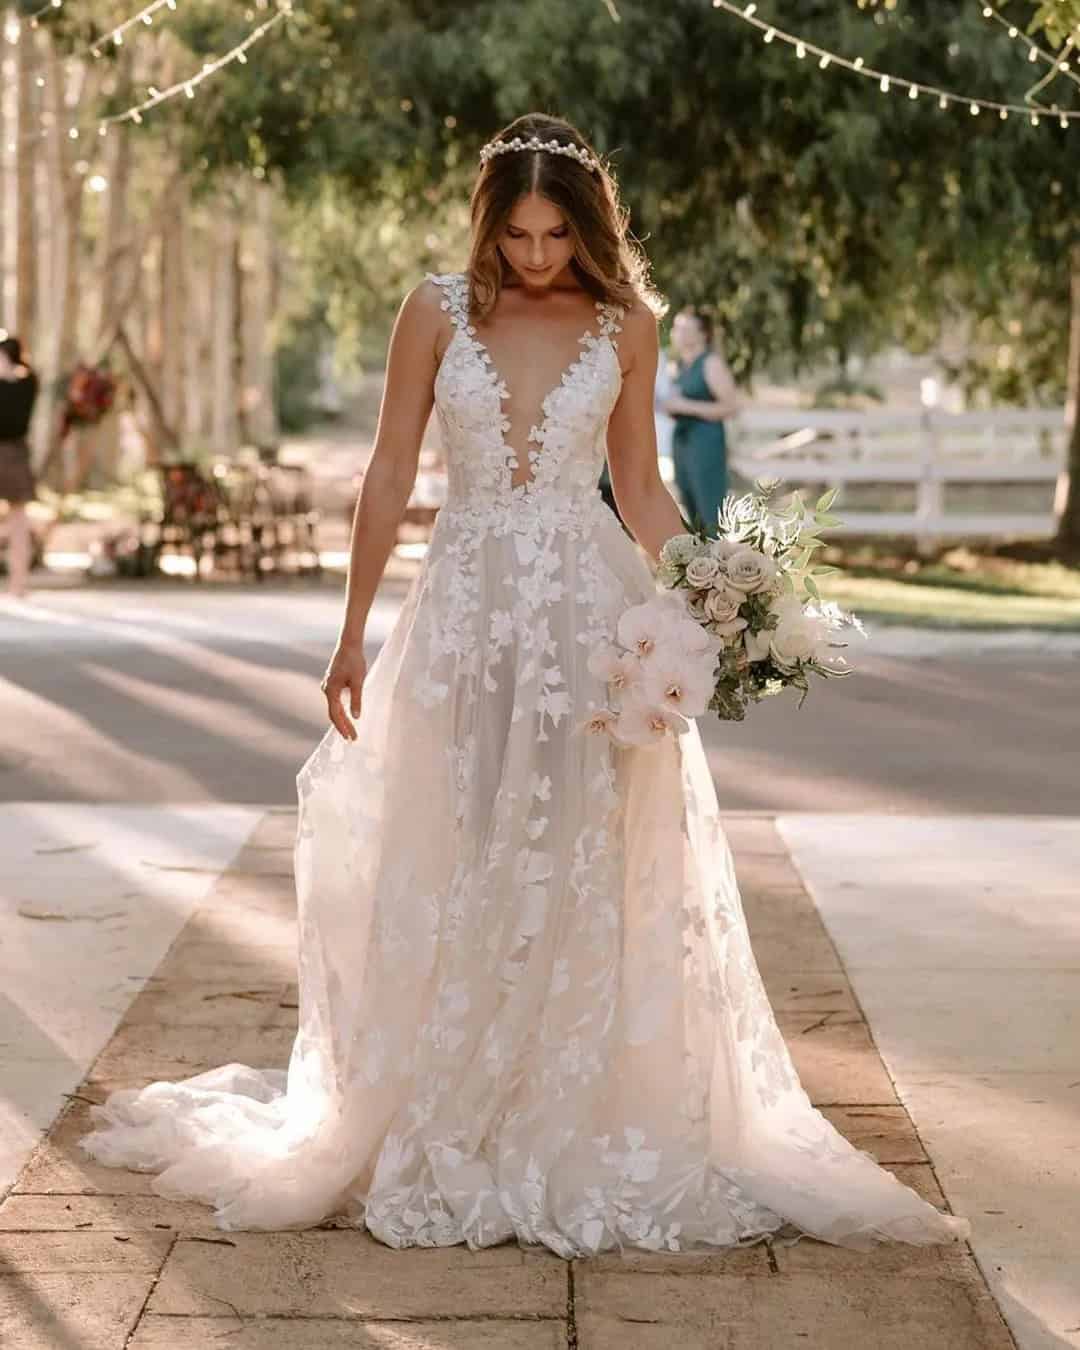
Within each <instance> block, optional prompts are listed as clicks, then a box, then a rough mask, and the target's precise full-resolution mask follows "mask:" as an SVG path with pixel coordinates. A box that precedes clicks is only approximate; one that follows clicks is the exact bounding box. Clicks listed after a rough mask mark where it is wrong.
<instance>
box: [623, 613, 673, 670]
mask: <svg viewBox="0 0 1080 1350" xmlns="http://www.w3.org/2000/svg"><path fill="white" fill-rule="evenodd" d="M668 616H670V606H667V605H664V603H661V602H657V601H647V602H645V603H644V605H632V606H630V607H629V609H626V610H624V612H622V614H621V616H620V618H618V625H617V628H616V636H617V637H618V641H620V644H621V645H622V647H625V648H626V651H629V652H634V653H636V655H637V656H648V653H649V652H651V651H653V648H655V647H656V645H657V644H659V643H660V641H661V639H663V634H664V630H666V629H667V626H668V622H670V618H668Z"/></svg>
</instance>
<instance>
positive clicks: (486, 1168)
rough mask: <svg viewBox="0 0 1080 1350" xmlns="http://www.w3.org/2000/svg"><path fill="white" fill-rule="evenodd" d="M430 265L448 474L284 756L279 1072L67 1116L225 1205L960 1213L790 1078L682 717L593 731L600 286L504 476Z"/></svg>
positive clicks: (298, 1216)
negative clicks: (856, 1138) (408, 578)
mask: <svg viewBox="0 0 1080 1350" xmlns="http://www.w3.org/2000/svg"><path fill="white" fill-rule="evenodd" d="M430 279H431V280H432V281H434V282H435V283H436V284H437V285H438V286H440V287H441V288H442V291H443V293H444V300H443V308H444V309H447V310H448V311H449V316H450V318H451V319H452V321H453V324H454V328H455V332H454V336H453V339H452V341H451V343H450V346H449V348H448V350H447V351H446V354H445V357H444V358H443V361H442V365H441V368H440V370H439V373H438V377H437V381H436V386H435V398H436V407H437V411H438V417H439V420H440V424H441V430H442V435H443V438H444V443H445V447H446V452H447V456H448V462H449V493H448V499H447V502H446V505H445V507H444V508H443V509H442V511H441V512H440V514H439V516H438V520H437V524H436V527H435V531H434V535H433V538H432V541H431V547H430V550H429V552H428V555H427V558H426V561H425V563H424V565H423V567H422V570H421V572H420V575H419V576H418V578H417V579H416V581H415V583H414V585H413V586H412V588H411V590H410V592H409V595H408V598H407V599H406V601H405V604H404V607H403V609H402V611H401V613H400V616H399V618H398V620H397V623H396V625H395V627H394V629H393V632H392V634H391V635H390V637H389V639H388V640H387V642H386V644H385V646H384V647H383V648H382V650H381V652H380V653H379V656H378V658H377V660H376V661H375V662H374V663H373V665H372V668H371V670H370V672H369V675H368V678H367V681H366V684H365V687H364V696H363V711H362V714H361V717H360V720H359V724H358V732H359V738H358V740H357V741H355V742H352V743H346V742H344V741H343V740H342V739H341V738H340V737H339V736H338V735H337V733H336V732H334V731H327V733H326V735H325V737H324V739H323V740H322V742H321V744H320V745H319V746H318V747H317V749H316V750H315V751H314V753H313V754H312V756H311V758H310V759H309V760H308V762H307V763H306V764H305V765H304V766H303V768H302V769H301V771H300V774H299V777H298V780H297V783H298V792H299V802H300V822H299V832H298V837H297V843H296V882H297V893H298V899H299V936H300V955H299V961H300V1030H299V1034H298V1036H297V1038H296V1042H295V1046H294V1048H293V1052H292V1056H291V1059H290V1062H289V1066H288V1071H287V1074H286V1072H284V1071H282V1070H277V1071H274V1070H267V1069H254V1068H248V1067H246V1066H242V1065H237V1064H230V1065H228V1066H226V1067H224V1068H221V1069H215V1070H213V1071H211V1072H208V1073H204V1074H200V1075H199V1076H198V1077H195V1078H192V1079H189V1080H187V1081H184V1082H181V1083H156V1084H153V1085H151V1086H150V1087H148V1088H146V1089H144V1090H142V1091H139V1092H134V1091H123V1092H117V1093H114V1094H113V1095H112V1096H111V1097H110V1099H109V1101H108V1102H107V1104H106V1105H105V1106H104V1107H101V1108H98V1109H97V1110H96V1112H95V1114H96V1116H97V1127H96V1130H95V1132H94V1133H93V1134H90V1135H88V1136H86V1137H85V1139H84V1146H85V1147H86V1148H87V1151H88V1152H90V1153H91V1154H92V1155H94V1156H95V1157H97V1158H98V1159H100V1160H101V1161H103V1162H105V1163H109V1164H113V1165H116V1166H127V1167H134V1168H140V1169H148V1170H152V1171H159V1172H160V1173H161V1175H160V1177H158V1178H157V1179H156V1180H155V1183H154V1185H155V1189H157V1190H159V1191H160V1192H161V1193H162V1194H166V1195H171V1196H185V1197H194V1198H196V1199H199V1200H202V1201H204V1202H206V1203H208V1204H212V1205H214V1206H215V1208H216V1213H217V1221H218V1223H219V1224H220V1225H221V1227H223V1228H270V1229H274V1228H286V1227H297V1226H306V1225H312V1224H317V1223H319V1222H320V1221H322V1220H323V1219H325V1218H327V1217H328V1216H334V1215H337V1216H341V1215H344V1216H348V1217H351V1218H353V1219H354V1220H355V1222H356V1223H357V1224H362V1225H365V1226H366V1227H367V1228H368V1229H370V1231H371V1232H372V1233H373V1234H374V1235H375V1236H376V1237H377V1238H380V1239H381V1240H382V1241H383V1242H386V1243H389V1244H390V1245H392V1246H394V1247H407V1246H411V1245H413V1244H423V1245H429V1244H448V1243H457V1242H466V1243H468V1244H469V1245H470V1246H475V1247H480V1246H486V1245H489V1244H491V1243H497V1242H501V1241H504V1240H506V1239H508V1238H514V1237H517V1238H518V1239H520V1240H521V1241H522V1242H526V1243H543V1244H546V1245H547V1246H548V1247H550V1248H552V1249H553V1250H554V1251H556V1252H558V1253H560V1254H561V1255H563V1256H567V1257H569V1256H576V1255H581V1254H588V1253H591V1252H596V1251H599V1250H601V1249H604V1248H608V1247H612V1246H623V1245H631V1246H638V1247H645V1248H659V1249H665V1250H671V1251H681V1250H686V1249H689V1248H693V1247H697V1246H701V1245H703V1244H710V1245H712V1244H715V1245H728V1244H733V1243H739V1242H746V1241H753V1240H755V1239H759V1238H761V1237H762V1236H764V1235H767V1234H770V1233H775V1232H778V1231H781V1230H782V1233H781V1235H782V1234H783V1233H788V1234H791V1235H793V1236H794V1235H797V1234H812V1235H814V1236H817V1237H819V1238H823V1239H826V1240H827V1241H829V1242H834V1243H842V1244H845V1245H848V1246H852V1247H867V1246H870V1245H871V1244H873V1243H874V1242H876V1241H882V1240H887V1239H897V1240H901V1241H906V1242H912V1243H930V1242H940V1241H945V1240H949V1239H951V1238H955V1237H958V1236H962V1235H963V1234H964V1233H965V1232H966V1231H967V1226H966V1224H965V1222H964V1221H963V1220H961V1219H956V1218H953V1217H951V1216H948V1215H944V1214H942V1213H940V1212H939V1211H938V1210H937V1209H935V1208H934V1207H933V1206H931V1205H929V1204H927V1203H926V1202H925V1201H923V1200H922V1199H920V1198H919V1197H918V1196H917V1195H916V1194H915V1193H914V1192H913V1191H911V1190H909V1189H908V1188H907V1187H905V1186H903V1185H901V1184H900V1183H899V1182H898V1181H896V1180H895V1178H894V1177H892V1176H891V1175H890V1174H889V1173H888V1172H886V1171H883V1170H882V1169H881V1168H879V1167H878V1166H877V1164H876V1163H875V1162H874V1161H873V1160H872V1159H871V1158H870V1156H869V1155H868V1154H866V1153H863V1152H860V1151H858V1150H856V1149H854V1148H852V1147H851V1145H849V1144H848V1143H847V1142H846V1141H845V1140H844V1139H843V1138H842V1137H841V1136H840V1135H839V1134H838V1133H837V1132H836V1130H835V1129H834V1128H833V1127H832V1125H830V1124H829V1123H828V1122H827V1121H826V1120H825V1119H824V1118H823V1117H822V1116H821V1115H820V1114H819V1113H818V1112H817V1111H816V1110H814V1108H813V1107H812V1106H811V1105H810V1102H809V1100H808V1098H807V1096H806V1094H805V1093H804V1091H803V1089H802V1087H801V1086H800V1084H799V1082H798V1079H797V1077H796V1075H795V1073H794V1071H793V1069H792V1065H791V1061H790V1059H789V1056H788V1053H787V1050H786V1048H785V1046H784V1042H783V1040H782V1038H781V1036H780V1033H779V1031H778V1030H777V1027H776V1023H775V1021H774V1019H773V1014H772V1011H771V1009H770V1007H769V1004H768V1002H767V1000H766V997H765V994H764V992H763V989H762V984H761V980H760V977H759V975H758V971H757V967H756V965H755V962H754V958H753V956H752V954H751V951H750V946H749V942H748V939H747V930H746V924H745V921H744V918H743V914H742V908H741V904H740V900H739V894H738V890H737V888H736V883H735V878H734V874H733V870H732V862H731V855H730V852H729V849H728V846H727V843H726V840H725V838H724V835H723V832H722V829H721V826H720V823H719V820H718V815H717V803H716V797H715V793H714V790H713V785H712V780H711V778H710V775H709V771H708V768H707V765H706V760H705V756H704V753H703V750H702V746H701V742H700V739H699V734H698V731H697V728H696V726H694V725H693V724H691V728H690V730H689V731H688V732H686V733H685V734H684V735H683V736H681V737H680V738H679V739H678V741H674V740H670V739H669V740H667V741H666V742H664V743H663V744H662V745H660V746H659V747H658V748H650V749H633V750H630V749H616V748H614V747H613V746H612V744H611V743H610V742H609V741H608V740H607V738H605V737H601V736H594V735H587V734H585V733H583V732H582V731H581V730H580V723H581V722H582V720H583V719H584V717H585V716H586V714H587V712H588V711H589V709H590V708H591V707H593V706H594V705H595V704H598V703H601V702H602V701H603V698H604V693H605V691H604V690H603V688H602V687H601V686H600V684H599V683H598V681H597V680H596V679H595V678H594V677H593V676H592V675H590V674H589V672H588V670H587V669H586V661H587V658H588V655H589V650H590V648H591V646H592V645H593V644H594V643H596V642H598V641H600V640H601V639H604V638H608V637H610V636H611V634H612V632H613V629H614V625H615V621H616V618H617V616H618V615H619V613H620V612H621V611H622V610H623V609H624V608H625V607H626V606H627V605H628V604H631V603H635V602H637V601H640V600H642V599H645V598H647V597H648V596H650V595H652V594H654V585H653V582H652V580H651V577H650V574H649V570H648V568H647V566H646V565H645V563H644V561H643V559H642V558H641V556H640V555H639V553H638V552H637V550H636V548H635V546H634V545H633V544H632V543H631V542H630V540H629V539H628V538H627V537H626V536H625V535H624V534H623V532H622V530H621V529H620V527H619V525H618V523H617V521H616V519H615V517H614V516H613V515H612V514H611V512H610V511H609V510H608V509H607V507H606V506H605V505H604V504H603V502H602V500H601V498H600V496H599V494H598V492H597V488H596V483H597V479H598V476H599V474H600V469H601V464H602V459H603V455H604V446H605V431H606V426H607V421H608V417H609V415H610V413H611V410H612V408H613V406H614V404H615V401H616V399H617V397H618V395H619V388H620V372H619V362H618V358H617V349H616V348H617V340H618V339H617V336H616V335H617V334H618V332H619V331H620V329H619V324H618V319H619V318H620V317H621V312H620V311H619V310H617V309H615V308H613V307H610V306H597V318H596V323H595V325H594V331H592V332H590V333H589V334H587V335H586V336H584V337H583V338H582V339H581V340H580V346H581V351H580V354H579V356H578V359H577V360H576V361H574V363H573V364H572V365H571V366H570V367H569V368H568V369H567V370H566V371H565V373H564V374H563V376H562V380H561V383H559V384H558V385H557V386H556V388H555V389H554V390H553V391H552V392H551V393H550V394H549V395H548V396H547V398H546V400H545V401H544V403H543V406H542V420H541V423H540V425H539V427H534V428H533V429H532V431H531V433H530V436H529V440H530V454H529V459H530V463H531V471H532V477H531V481H528V482H526V483H520V484H519V485H517V486H514V485H513V482H512V478H513V474H512V470H513V468H514V466H515V459H514V456H513V452H512V450H511V448H510V444H509V442H508V439H507V437H506V432H507V431H508V429H509V427H510V419H509V418H508V417H507V416H506V415H505V412H506V410H505V409H504V407H503V400H504V399H508V398H509V397H510V391H509V390H508V389H507V387H506V384H505V382H504V381H503V380H502V379H501V377H500V375H499V373H498V371H497V370H496V369H495V366H494V363H493V361H492V358H491V357H490V355H489V354H488V352H487V351H486V350H485V348H484V346H483V345H482V344H481V343H480V342H479V341H478V339H477V337H476V334H475V330H474V328H473V327H472V326H471V325H470V324H469V321H468V314H467V309H466V306H467V287H466V283H465V279H464V278H463V277H462V276H460V275H456V274H455V275H443V276H436V277H431V278H430ZM511 406H513V404H512V402H511ZM520 472H521V470H520V466H519V474H520Z"/></svg>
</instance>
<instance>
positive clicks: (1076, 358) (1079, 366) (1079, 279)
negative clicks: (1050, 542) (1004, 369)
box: [1057, 244, 1080, 556]
mask: <svg viewBox="0 0 1080 1350" xmlns="http://www.w3.org/2000/svg"><path fill="white" fill-rule="evenodd" d="M1070 264H1071V266H1070V286H1071V295H1072V322H1071V324H1070V326H1069V377H1068V394H1067V397H1066V407H1065V415H1066V419H1067V422H1068V426H1069V439H1068V443H1067V448H1066V451H1065V472H1064V473H1063V474H1062V476H1061V478H1060V479H1059V480H1058V491H1057V497H1058V501H1059V502H1060V503H1061V517H1060V519H1059V521H1058V533H1057V545H1058V548H1059V550H1060V551H1061V552H1062V553H1064V554H1066V555H1069V556H1076V555H1078V554H1080V244H1076V245H1074V246H1073V250H1072V254H1071V256H1070Z"/></svg>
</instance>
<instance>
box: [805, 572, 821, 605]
mask: <svg viewBox="0 0 1080 1350" xmlns="http://www.w3.org/2000/svg"><path fill="white" fill-rule="evenodd" d="M803 584H804V585H805V586H806V593H807V595H812V596H813V597H814V599H815V600H820V599H821V593H820V592H819V591H818V588H817V583H816V582H815V581H814V578H813V577H811V576H806V577H803Z"/></svg>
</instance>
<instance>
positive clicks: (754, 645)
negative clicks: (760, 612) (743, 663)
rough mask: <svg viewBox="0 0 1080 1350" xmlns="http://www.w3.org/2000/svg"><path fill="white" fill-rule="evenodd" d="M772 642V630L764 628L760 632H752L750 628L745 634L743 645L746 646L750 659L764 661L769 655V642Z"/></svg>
mask: <svg viewBox="0 0 1080 1350" xmlns="http://www.w3.org/2000/svg"><path fill="white" fill-rule="evenodd" d="M771 642H772V630H771V629H768V628H763V629H762V630H761V632H760V633H751V632H750V630H749V628H748V629H747V630H746V632H745V633H744V634H743V645H744V646H745V647H746V656H747V659H748V660H750V661H764V660H765V658H766V657H767V656H768V655H769V644H770V643H771Z"/></svg>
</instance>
